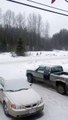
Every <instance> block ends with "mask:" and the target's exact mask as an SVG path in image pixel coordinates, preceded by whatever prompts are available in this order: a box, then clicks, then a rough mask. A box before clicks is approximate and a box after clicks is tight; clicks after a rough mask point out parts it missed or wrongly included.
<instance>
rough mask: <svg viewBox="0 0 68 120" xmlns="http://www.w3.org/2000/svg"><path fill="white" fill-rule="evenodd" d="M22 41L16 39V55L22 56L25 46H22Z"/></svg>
mask: <svg viewBox="0 0 68 120" xmlns="http://www.w3.org/2000/svg"><path fill="white" fill-rule="evenodd" d="M24 46H25V45H24V41H23V40H22V39H21V38H19V40H18V41H17V47H16V54H17V55H18V56H24V55H25V54H24V51H25V47H24Z"/></svg>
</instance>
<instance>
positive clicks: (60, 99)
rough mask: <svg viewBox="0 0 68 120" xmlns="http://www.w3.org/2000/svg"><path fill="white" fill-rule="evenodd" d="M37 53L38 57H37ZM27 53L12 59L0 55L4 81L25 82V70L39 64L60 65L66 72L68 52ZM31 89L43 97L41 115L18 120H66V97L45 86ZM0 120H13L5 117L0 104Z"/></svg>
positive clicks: (35, 84) (67, 104)
mask: <svg viewBox="0 0 68 120" xmlns="http://www.w3.org/2000/svg"><path fill="white" fill-rule="evenodd" d="M37 53H38V55H37ZM37 53H36V52H34V53H32V52H29V56H26V57H12V56H11V54H10V53H4V54H0V76H1V77H3V78H4V79H8V80H10V79H22V80H27V78H26V70H27V69H35V68H36V67H37V66H38V65H41V64H46V65H48V64H58V65H62V66H63V68H64V70H65V71H68V51H53V52H37ZM33 88H34V89H35V90H36V91H37V92H38V93H39V94H40V95H41V96H42V97H43V100H44V103H45V109H44V111H43V114H40V115H33V116H30V117H27V118H24V119H23V118H21V119H20V120H60V119H61V120H68V95H66V96H63V95H60V94H59V93H57V92H56V90H54V89H52V88H50V87H48V86H45V84H41V83H34V84H33ZM0 120H14V119H13V118H9V117H6V116H5V115H4V113H3V108H2V105H1V104H0Z"/></svg>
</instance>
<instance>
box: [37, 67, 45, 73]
mask: <svg viewBox="0 0 68 120" xmlns="http://www.w3.org/2000/svg"><path fill="white" fill-rule="evenodd" d="M36 72H40V73H44V67H39V68H38V69H37V70H36Z"/></svg>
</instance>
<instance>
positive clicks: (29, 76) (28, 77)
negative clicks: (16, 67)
mask: <svg viewBox="0 0 68 120" xmlns="http://www.w3.org/2000/svg"><path fill="white" fill-rule="evenodd" d="M27 80H28V82H30V83H33V76H32V75H30V74H29V75H27Z"/></svg>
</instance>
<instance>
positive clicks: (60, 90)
mask: <svg viewBox="0 0 68 120" xmlns="http://www.w3.org/2000/svg"><path fill="white" fill-rule="evenodd" d="M57 91H58V93H60V94H62V95H64V94H66V89H65V85H64V84H58V85H57Z"/></svg>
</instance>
